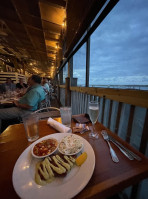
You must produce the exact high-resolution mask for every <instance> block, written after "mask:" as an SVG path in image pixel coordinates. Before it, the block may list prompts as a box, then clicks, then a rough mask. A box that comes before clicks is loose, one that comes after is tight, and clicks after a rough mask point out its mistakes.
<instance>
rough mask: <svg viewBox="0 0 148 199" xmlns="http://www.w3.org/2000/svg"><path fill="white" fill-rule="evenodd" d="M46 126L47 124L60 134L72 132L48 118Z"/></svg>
mask: <svg viewBox="0 0 148 199" xmlns="http://www.w3.org/2000/svg"><path fill="white" fill-rule="evenodd" d="M47 124H49V125H50V126H52V127H53V128H55V129H56V130H58V131H59V132H61V133H71V132H72V130H71V128H69V127H67V126H65V125H63V124H61V123H59V122H57V121H55V120H53V119H52V118H51V117H49V118H48V120H47Z"/></svg>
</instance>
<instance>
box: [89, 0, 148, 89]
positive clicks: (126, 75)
mask: <svg viewBox="0 0 148 199" xmlns="http://www.w3.org/2000/svg"><path fill="white" fill-rule="evenodd" d="M147 10H148V1H146V0H130V1H129V0H120V1H119V2H118V3H117V5H116V6H115V7H114V8H113V10H112V11H111V12H110V13H109V14H108V16H107V17H106V18H105V19H104V21H103V22H102V23H101V25H100V26H99V27H98V28H97V29H96V31H95V32H94V33H93V34H92V35H91V43H90V86H92V85H95V86H97V85H148V66H147V63H148V56H147V52H148V11H147Z"/></svg>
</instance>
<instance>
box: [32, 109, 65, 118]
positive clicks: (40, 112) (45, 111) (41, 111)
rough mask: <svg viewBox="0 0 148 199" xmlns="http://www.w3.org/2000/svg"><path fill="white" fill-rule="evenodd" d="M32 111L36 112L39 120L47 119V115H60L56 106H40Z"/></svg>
mask: <svg viewBox="0 0 148 199" xmlns="http://www.w3.org/2000/svg"><path fill="white" fill-rule="evenodd" d="M34 113H37V114H38V116H39V119H40V120H44V119H47V118H49V117H52V118H55V117H61V114H60V109H58V108H56V107H46V108H41V109H39V110H37V111H35V112H34Z"/></svg>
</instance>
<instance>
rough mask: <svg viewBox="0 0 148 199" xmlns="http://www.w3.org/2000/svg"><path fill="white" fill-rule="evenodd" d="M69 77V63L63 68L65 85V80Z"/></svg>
mask: <svg viewBox="0 0 148 199" xmlns="http://www.w3.org/2000/svg"><path fill="white" fill-rule="evenodd" d="M66 77H68V63H67V64H66V65H65V66H64V67H63V83H64V84H65V78H66Z"/></svg>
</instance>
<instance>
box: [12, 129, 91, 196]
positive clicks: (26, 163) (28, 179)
mask: <svg viewBox="0 0 148 199" xmlns="http://www.w3.org/2000/svg"><path fill="white" fill-rule="evenodd" d="M67 135H69V133H55V134H52V135H48V136H46V137H43V138H41V139H40V141H41V140H42V139H45V138H50V137H53V138H55V139H57V140H58V141H60V140H61V139H62V138H63V137H64V136H67ZM77 136H78V135H77ZM78 137H79V138H80V139H82V141H83V144H84V148H83V151H85V152H86V153H87V159H86V161H85V162H84V164H82V165H81V166H80V167H78V166H76V165H75V166H74V167H73V168H72V170H71V171H70V172H69V173H68V174H67V176H65V177H63V178H55V180H54V181H53V182H51V183H49V184H47V185H45V186H40V185H37V184H36V183H35V181H34V175H35V164H36V163H37V162H38V161H39V160H38V159H36V158H33V157H32V155H31V148H32V146H33V145H34V143H33V144H31V145H30V146H29V147H28V148H27V149H25V151H24V152H23V153H22V154H21V155H20V157H19V158H18V160H17V162H16V164H15V166H14V169H13V175H12V181H13V186H14V189H15V191H16V193H17V194H18V195H19V196H20V197H21V198H23V199H32V198H35V199H41V198H44V199H47V198H48V199H61V198H62V199H69V198H72V197H74V196H75V195H76V194H78V193H79V192H80V191H81V190H82V189H83V188H84V187H85V186H86V185H87V183H88V182H89V180H90V178H91V176H92V174H93V171H94V167H95V154H94V151H93V149H92V147H91V145H90V144H89V143H88V142H87V140H85V139H84V138H82V137H80V136H78Z"/></svg>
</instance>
